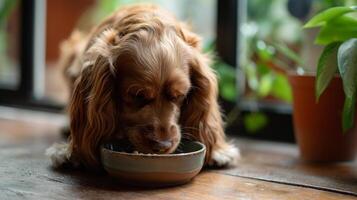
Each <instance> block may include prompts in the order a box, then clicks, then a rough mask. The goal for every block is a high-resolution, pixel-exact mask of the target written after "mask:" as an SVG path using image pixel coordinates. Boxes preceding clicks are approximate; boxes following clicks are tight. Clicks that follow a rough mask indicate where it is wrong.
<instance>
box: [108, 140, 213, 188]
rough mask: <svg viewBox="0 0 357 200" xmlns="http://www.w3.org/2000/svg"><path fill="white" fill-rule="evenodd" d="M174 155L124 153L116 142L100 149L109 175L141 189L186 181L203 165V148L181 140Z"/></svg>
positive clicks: (200, 145) (194, 143)
mask: <svg viewBox="0 0 357 200" xmlns="http://www.w3.org/2000/svg"><path fill="white" fill-rule="evenodd" d="M178 149H179V151H176V152H175V153H173V154H141V153H139V154H138V153H126V152H123V148H122V147H121V146H120V145H119V144H117V143H107V144H104V145H102V147H101V160H102V164H103V167H104V169H105V170H106V171H107V172H108V173H109V175H111V176H113V177H115V178H117V179H118V180H119V181H120V182H122V183H125V184H131V185H140V186H149V187H157V186H171V185H179V184H183V183H187V182H189V181H190V180H191V179H192V178H193V177H195V176H196V175H197V174H198V173H199V172H200V170H201V169H202V166H203V164H204V158H205V153H206V147H205V145H204V144H202V143H199V142H193V141H183V142H181V144H180V146H179V148H178Z"/></svg>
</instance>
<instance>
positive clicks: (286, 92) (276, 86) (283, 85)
mask: <svg viewBox="0 0 357 200" xmlns="http://www.w3.org/2000/svg"><path fill="white" fill-rule="evenodd" d="M271 94H272V95H273V96H274V97H276V98H278V99H281V100H283V101H285V102H288V103H291V101H292V99H293V97H292V91H291V86H290V84H289V81H288V79H287V78H286V76H285V75H283V74H276V76H275V79H274V82H273V86H272V89H271Z"/></svg>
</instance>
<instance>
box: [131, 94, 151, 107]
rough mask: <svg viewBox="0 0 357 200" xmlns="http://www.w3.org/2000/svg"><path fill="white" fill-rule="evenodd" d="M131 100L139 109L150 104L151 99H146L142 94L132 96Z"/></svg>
mask: <svg viewBox="0 0 357 200" xmlns="http://www.w3.org/2000/svg"><path fill="white" fill-rule="evenodd" d="M132 97H133V100H134V102H135V104H136V105H137V106H139V107H143V106H146V105H148V104H150V103H151V102H152V101H153V99H150V98H147V97H146V96H145V95H144V94H142V93H138V94H136V95H133V96H132Z"/></svg>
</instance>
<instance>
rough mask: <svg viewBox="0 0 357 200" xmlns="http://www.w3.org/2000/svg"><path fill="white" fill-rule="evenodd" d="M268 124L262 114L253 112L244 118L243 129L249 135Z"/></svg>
mask: <svg viewBox="0 0 357 200" xmlns="http://www.w3.org/2000/svg"><path fill="white" fill-rule="evenodd" d="M267 124H268V118H267V116H266V115H265V114H264V113H260V112H255V113H249V114H247V115H245V116H244V127H245V128H246V130H247V131H248V132H250V133H255V132H257V131H259V130H261V129H262V128H264V127H265V126H266V125H267Z"/></svg>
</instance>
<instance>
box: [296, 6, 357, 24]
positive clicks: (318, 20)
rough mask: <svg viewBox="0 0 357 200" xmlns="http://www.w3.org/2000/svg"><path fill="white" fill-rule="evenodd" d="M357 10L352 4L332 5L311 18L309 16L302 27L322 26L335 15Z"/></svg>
mask: <svg viewBox="0 0 357 200" xmlns="http://www.w3.org/2000/svg"><path fill="white" fill-rule="evenodd" d="M356 10H357V7H355V6H352V7H334V8H330V9H327V10H325V11H323V12H321V13H319V14H317V15H315V16H314V17H313V18H311V19H310V20H309V21H308V22H307V23H306V24H305V25H304V27H303V28H312V27H317V26H322V25H324V24H325V23H326V22H328V21H330V20H331V19H334V18H336V17H339V16H341V15H343V14H346V13H349V12H354V11H356Z"/></svg>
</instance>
